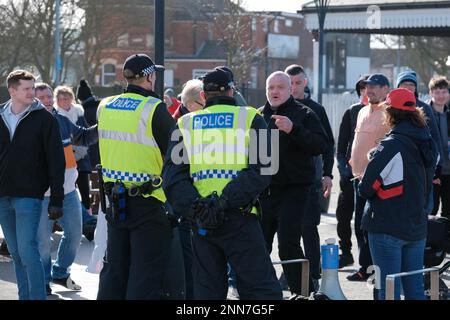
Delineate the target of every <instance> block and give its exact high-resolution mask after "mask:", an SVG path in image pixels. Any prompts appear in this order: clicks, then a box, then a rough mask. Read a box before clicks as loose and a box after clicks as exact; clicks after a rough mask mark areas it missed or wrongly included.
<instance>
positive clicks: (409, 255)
mask: <svg viewBox="0 0 450 320" xmlns="http://www.w3.org/2000/svg"><path fill="white" fill-rule="evenodd" d="M369 245H370V251H371V253H372V259H373V263H374V265H376V266H378V267H379V268H380V272H381V288H380V291H379V299H380V300H384V299H385V291H386V276H387V275H389V274H394V273H400V272H409V271H414V270H419V269H422V268H423V254H424V249H425V239H423V240H419V241H406V240H402V239H399V238H396V237H393V236H391V235H388V234H384V233H372V232H369ZM400 279H401V284H402V287H403V292H404V294H405V299H406V300H424V299H425V295H424V287H423V276H422V274H417V275H412V276H406V277H401V278H400ZM400 279H396V280H395V293H394V297H395V299H396V300H399V299H400V291H401V287H400Z"/></svg>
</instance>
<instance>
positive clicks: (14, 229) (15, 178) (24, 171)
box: [0, 70, 65, 300]
mask: <svg viewBox="0 0 450 320" xmlns="http://www.w3.org/2000/svg"><path fill="white" fill-rule="evenodd" d="M34 83H35V78H34V76H33V75H32V74H31V73H29V72H27V71H23V70H16V71H13V72H11V73H10V74H9V75H8V78H7V86H8V91H9V94H10V96H11V100H10V101H8V102H7V103H6V104H5V105H4V106H3V108H1V109H0V118H1V119H0V224H1V226H2V230H3V232H4V234H5V238H6V242H7V243H8V248H9V251H10V253H11V256H12V258H13V261H14V266H15V270H16V277H17V285H18V288H19V299H21V300H29V299H32V300H45V298H46V293H45V281H44V269H43V266H42V261H41V259H40V255H39V249H38V243H37V239H36V236H37V235H36V232H37V229H38V225H39V220H40V216H41V207H42V199H43V198H44V193H45V192H46V191H47V189H48V188H49V187H50V193H51V194H50V201H49V206H48V215H49V218H50V219H58V218H59V217H61V216H62V204H63V199H64V189H63V184H64V169H65V160H64V151H63V147H62V143H61V136H60V133H59V126H58V123H57V121H56V119H55V118H54V117H53V116H52V115H51V114H50V113H49V112H47V110H45V108H44V107H43V106H42V104H41V103H40V102H39V101H38V100H35V98H34V94H35V92H34Z"/></svg>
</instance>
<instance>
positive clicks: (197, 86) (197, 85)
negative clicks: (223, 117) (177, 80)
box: [172, 79, 205, 120]
mask: <svg viewBox="0 0 450 320" xmlns="http://www.w3.org/2000/svg"><path fill="white" fill-rule="evenodd" d="M202 91H203V82H202V81H201V80H198V79H193V80H189V81H188V82H186V83H185V84H184V86H183V90H182V91H181V105H180V106H179V107H178V109H177V110H176V111H175V112H174V114H173V115H172V117H173V118H174V119H175V120H178V119H179V118H181V117H182V116H184V115H185V114H188V113H189V112H194V111H197V110H200V109H202V108H203V106H204V105H205V98H204V97H203V96H202V95H201V94H200V92H202Z"/></svg>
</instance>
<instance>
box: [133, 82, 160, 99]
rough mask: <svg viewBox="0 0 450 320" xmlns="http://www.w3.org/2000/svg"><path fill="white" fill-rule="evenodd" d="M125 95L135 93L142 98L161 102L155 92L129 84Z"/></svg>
mask: <svg viewBox="0 0 450 320" xmlns="http://www.w3.org/2000/svg"><path fill="white" fill-rule="evenodd" d="M125 93H136V94H139V95H141V96H144V97H153V98H157V99H160V100H161V98H160V97H159V96H158V95H157V94H156V93H155V92H153V91H151V90H147V89H144V88H142V87H139V86H136V85H134V84H129V85H128V87H127V89H126V90H125Z"/></svg>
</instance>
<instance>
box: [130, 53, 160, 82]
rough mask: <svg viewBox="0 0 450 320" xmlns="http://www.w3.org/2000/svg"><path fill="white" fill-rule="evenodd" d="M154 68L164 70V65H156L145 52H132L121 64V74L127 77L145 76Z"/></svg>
mask: <svg viewBox="0 0 450 320" xmlns="http://www.w3.org/2000/svg"><path fill="white" fill-rule="evenodd" d="M156 70H164V66H161V65H156V64H154V63H153V61H152V59H150V57H149V56H148V55H146V54H143V53H140V54H133V55H132V56H129V57H128V58H127V59H126V60H125V63H124V64H123V76H124V77H125V78H127V79H133V78H141V77H146V76H148V75H150V74H152V73H153V72H155V71H156Z"/></svg>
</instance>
